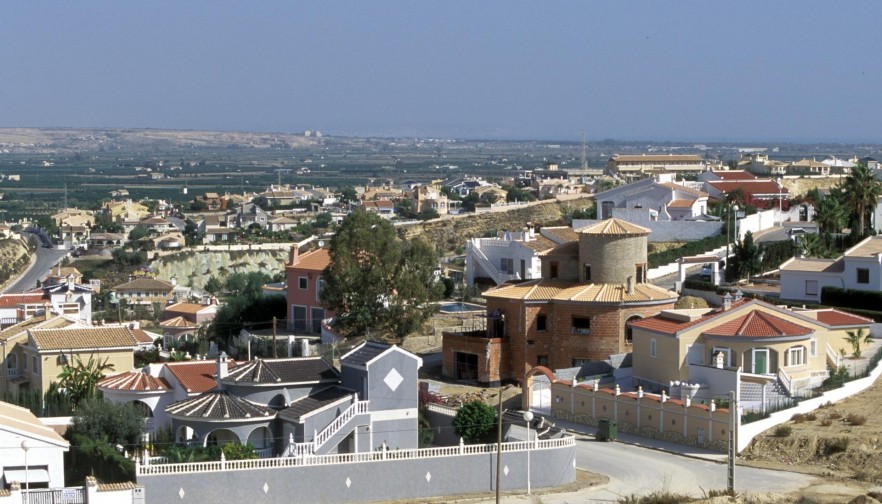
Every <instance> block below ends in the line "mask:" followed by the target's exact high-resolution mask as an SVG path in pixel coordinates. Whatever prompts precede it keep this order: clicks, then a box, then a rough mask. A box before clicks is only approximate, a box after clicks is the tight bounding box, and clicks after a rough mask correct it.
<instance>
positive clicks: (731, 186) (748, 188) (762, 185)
mask: <svg viewBox="0 0 882 504" xmlns="http://www.w3.org/2000/svg"><path fill="white" fill-rule="evenodd" d="M708 184H710V185H712V186H714V187H716V188H717V189H719V190H720V191H723V192H726V193H729V192H732V191H734V190H736V189H741V191H742V192H744V194H747V195H751V194H779V191H780V194H789V191H788V190H787V188H786V187H782V188H780V189H779V188H778V184H777V183H776V182H775V181H774V180H768V179H767V180H755V181H754V180H737V181H736V180H733V181H720V180H713V181H710V182H708Z"/></svg>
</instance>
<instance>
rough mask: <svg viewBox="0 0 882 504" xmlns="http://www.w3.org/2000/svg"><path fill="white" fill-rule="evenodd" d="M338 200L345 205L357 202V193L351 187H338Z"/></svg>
mask: <svg viewBox="0 0 882 504" xmlns="http://www.w3.org/2000/svg"><path fill="white" fill-rule="evenodd" d="M340 202H341V203H345V204H347V205H349V204H354V203H358V193H357V192H356V191H355V188H353V187H344V188H343V189H340Z"/></svg>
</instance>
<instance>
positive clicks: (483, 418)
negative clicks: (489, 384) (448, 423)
mask: <svg viewBox="0 0 882 504" xmlns="http://www.w3.org/2000/svg"><path fill="white" fill-rule="evenodd" d="M495 424H496V411H494V410H493V407H492V406H490V405H489V404H487V403H485V402H483V401H479V400H474V401H471V402H468V403H466V404H463V405H462V407H461V408H460V409H459V411H457V412H456V416H455V417H453V429H454V431H455V432H456V435H458V436H460V437H462V438H463V439H464V440H465V441H468V442H470V443H474V442H479V441H481V440H483V439H485V438H487V437H488V435H489V434H490V433H491V432H492V431H493V427H494V426H495Z"/></svg>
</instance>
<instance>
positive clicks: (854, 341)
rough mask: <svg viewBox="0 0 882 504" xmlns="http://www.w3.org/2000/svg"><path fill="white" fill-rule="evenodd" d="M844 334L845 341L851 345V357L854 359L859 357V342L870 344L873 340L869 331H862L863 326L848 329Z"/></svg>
mask: <svg viewBox="0 0 882 504" xmlns="http://www.w3.org/2000/svg"><path fill="white" fill-rule="evenodd" d="M845 334H847V336H845V341H847V342H848V343H849V344H850V345H851V349H852V353H851V355H852V357H854V358H855V359H860V357H861V343H866V344H868V345H869V344H870V343H872V342H873V336H872V335H870V334H869V333H864V328H863V327H861V328H859V329H858V330H857V331H848V332H846V333H845Z"/></svg>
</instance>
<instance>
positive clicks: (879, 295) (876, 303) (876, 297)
mask: <svg viewBox="0 0 882 504" xmlns="http://www.w3.org/2000/svg"><path fill="white" fill-rule="evenodd" d="M821 304H825V305H832V306H842V307H845V308H848V309H849V310H853V309H858V310H871V311H876V310H878V309H879V307H880V306H882V292H877V291H866V290H858V289H840V288H839V287H824V288H823V289H821Z"/></svg>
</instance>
